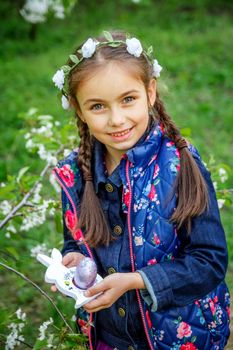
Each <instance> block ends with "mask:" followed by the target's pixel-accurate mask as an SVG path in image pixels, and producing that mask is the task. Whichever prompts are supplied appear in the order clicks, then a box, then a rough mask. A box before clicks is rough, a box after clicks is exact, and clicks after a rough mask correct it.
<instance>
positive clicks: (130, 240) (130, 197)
mask: <svg viewBox="0 0 233 350" xmlns="http://www.w3.org/2000/svg"><path fill="white" fill-rule="evenodd" d="M126 179H127V182H128V186H129V207H128V213H127V224H128V233H129V250H130V260H131V268H132V271H133V272H134V271H135V266H134V258H133V243H132V232H131V222H130V211H131V202H132V190H131V184H130V177H129V160H127V162H126ZM136 294H137V299H138V304H139V309H140V312H141V317H142V322H143V326H144V330H145V332H146V338H147V341H148V343H149V346H150V349H151V350H154V347H153V345H152V343H151V340H150V336H149V333H148V330H147V326H146V321H145V317H144V313H143V307H142V303H141V299H140V294H139V290H138V289H136Z"/></svg>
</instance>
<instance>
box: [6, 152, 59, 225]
mask: <svg viewBox="0 0 233 350" xmlns="http://www.w3.org/2000/svg"><path fill="white" fill-rule="evenodd" d="M62 150H63V148H60V149H59V150H58V151H57V152H56V154H55V155H58V154H59V153H60V152H62ZM50 167H51V164H49V163H47V164H46V166H45V167H44V169H43V170H42V172H41V174H40V179H39V180H38V181H36V182H35V184H34V186H33V187H32V188H31V189H30V191H29V192H28V193H26V195H25V196H24V197H23V199H22V200H21V202H20V203H19V204H17V205H16V206H15V207H14V208H13V209H12V210H11V212H10V213H9V214H8V215H7V216H6V217H5V218H4V219H3V220H2V222H1V223H0V229H1V228H3V227H4V226H5V225H6V224H7V223H8V221H10V220H11V219H12V218H13V217H14V216H16V214H15V213H16V212H17V211H18V210H20V209H21V208H22V207H23V206H28V199H29V198H30V197H31V196H32V194H33V193H34V192H35V191H36V189H37V187H38V186H39V184H40V183H41V181H42V180H43V178H44V176H45V175H46V173H47V171H48V169H49V168H50ZM17 215H18V214H17Z"/></svg>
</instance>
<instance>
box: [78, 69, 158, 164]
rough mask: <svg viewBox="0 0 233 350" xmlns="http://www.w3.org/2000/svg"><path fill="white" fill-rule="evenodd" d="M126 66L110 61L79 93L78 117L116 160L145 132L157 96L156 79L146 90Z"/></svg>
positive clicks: (88, 80) (84, 84) (85, 82)
mask: <svg viewBox="0 0 233 350" xmlns="http://www.w3.org/2000/svg"><path fill="white" fill-rule="evenodd" d="M127 68H129V67H126V66H124V65H122V64H121V66H120V65H119V64H117V63H116V62H110V63H108V64H107V65H106V66H105V67H103V68H100V69H99V70H98V71H97V72H95V73H94V74H93V75H92V76H91V77H89V78H87V79H86V80H85V81H84V82H82V83H81V84H80V86H79V88H78V91H77V94H76V97H77V100H78V104H79V109H78V115H79V117H80V118H81V119H82V120H83V121H84V122H85V123H87V125H88V128H89V131H90V133H91V134H92V135H93V136H94V137H95V138H96V139H97V140H99V141H100V142H101V143H103V144H104V145H105V146H106V149H107V152H109V153H110V155H111V158H112V159H115V161H117V162H119V161H120V159H121V156H122V154H124V153H125V152H127V151H128V150H129V149H130V148H132V147H133V146H134V145H135V144H136V143H137V141H138V140H139V139H140V138H141V136H142V135H143V134H144V132H145V131H146V128H147V126H148V122H149V115H148V107H149V104H150V105H153V104H154V102H155V95H156V88H155V80H154V79H152V80H151V81H150V84H149V87H148V89H147V91H146V89H145V86H144V84H143V82H142V81H141V80H140V79H139V77H138V76H136V74H135V72H133V71H132V70H130V69H127Z"/></svg>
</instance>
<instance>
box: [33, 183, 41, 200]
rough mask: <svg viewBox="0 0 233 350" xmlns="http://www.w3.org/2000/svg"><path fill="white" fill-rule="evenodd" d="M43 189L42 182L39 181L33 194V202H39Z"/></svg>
mask: <svg viewBox="0 0 233 350" xmlns="http://www.w3.org/2000/svg"><path fill="white" fill-rule="evenodd" d="M41 189H42V184H41V183H39V184H38V185H37V186H36V188H35V191H34V194H33V198H32V202H33V203H39V202H40V200H41V195H40V191H41Z"/></svg>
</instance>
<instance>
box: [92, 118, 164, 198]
mask: <svg viewBox="0 0 233 350" xmlns="http://www.w3.org/2000/svg"><path fill="white" fill-rule="evenodd" d="M163 133H164V132H163V128H162V125H161V124H160V123H153V124H152V126H151V128H150V130H149V131H148V130H147V131H145V133H144V134H143V135H142V137H141V138H140V139H139V140H138V142H137V143H136V145H135V146H134V147H133V148H131V149H130V150H129V151H127V152H126V156H127V158H128V159H129V161H130V162H131V163H133V164H135V165H137V166H139V167H140V166H142V167H144V166H147V165H148V163H149V162H150V161H151V160H152V159H153V158H154V156H155V155H156V154H157V153H158V151H159V148H160V144H161V137H162V135H163ZM104 153H105V147H104V145H103V144H102V143H101V142H99V141H98V140H96V139H94V150H93V155H94V157H93V163H92V166H93V168H92V174H94V187H95V191H96V192H98V189H99V185H100V183H106V182H107V179H109V180H110V181H111V182H112V183H113V184H115V185H116V186H117V187H120V185H121V184H122V181H121V178H120V174H119V166H118V167H117V168H116V169H115V170H114V171H113V173H112V174H111V175H110V176H109V177H108V175H107V173H106V168H105V164H104Z"/></svg>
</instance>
